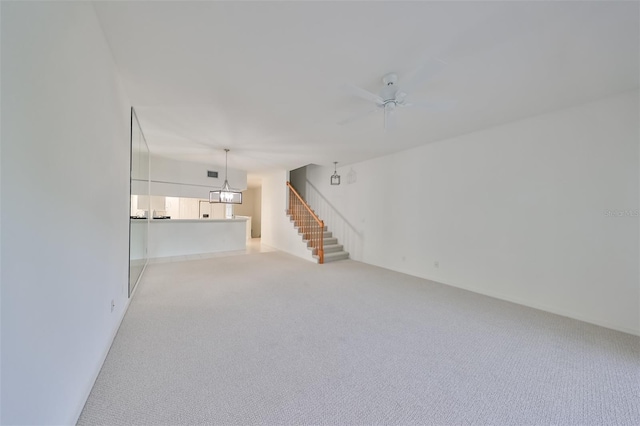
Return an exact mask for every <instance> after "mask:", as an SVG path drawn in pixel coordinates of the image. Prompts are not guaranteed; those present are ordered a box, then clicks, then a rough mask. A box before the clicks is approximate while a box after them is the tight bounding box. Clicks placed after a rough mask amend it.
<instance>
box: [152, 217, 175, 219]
mask: <svg viewBox="0 0 640 426" xmlns="http://www.w3.org/2000/svg"><path fill="white" fill-rule="evenodd" d="M153 218H154V219H171V216H154V217H153Z"/></svg>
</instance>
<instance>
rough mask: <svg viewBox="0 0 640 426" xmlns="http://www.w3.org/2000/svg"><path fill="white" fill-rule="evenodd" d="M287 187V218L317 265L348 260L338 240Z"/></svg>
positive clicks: (295, 193)
mask: <svg viewBox="0 0 640 426" xmlns="http://www.w3.org/2000/svg"><path fill="white" fill-rule="evenodd" d="M287 186H288V187H289V209H288V210H287V216H288V217H289V220H291V222H292V223H293V226H294V228H295V229H296V230H297V231H298V235H300V236H301V238H302V242H303V243H305V244H306V246H307V248H308V249H309V250H311V254H312V256H313V258H315V259H316V260H317V262H318V263H326V262H334V261H336V260H343V259H348V258H349V253H347V252H346V251H344V249H343V247H342V245H341V244H338V239H337V238H336V237H334V236H333V234H332V233H331V232H329V231H328V230H327V226H326V225H325V224H324V222H323V221H321V220H320V218H318V216H317V215H316V214H315V212H314V211H313V210H311V207H309V205H308V204H307V203H306V202H305V201H304V200H303V199H302V197H300V195H299V194H298V193H297V192H296V190H295V189H294V188H293V186H291V184H290V183H289V182H287Z"/></svg>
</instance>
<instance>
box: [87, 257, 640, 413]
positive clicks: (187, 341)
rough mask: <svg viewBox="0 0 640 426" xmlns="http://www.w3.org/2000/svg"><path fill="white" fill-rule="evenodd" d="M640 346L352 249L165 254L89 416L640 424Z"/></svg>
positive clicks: (141, 294)
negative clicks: (382, 264)
mask: <svg viewBox="0 0 640 426" xmlns="http://www.w3.org/2000/svg"><path fill="white" fill-rule="evenodd" d="M639 348H640V347H639V339H638V337H634V336H631V335H627V334H624V333H619V332H615V331H611V330H608V329H604V328H601V327H597V326H593V325H590V324H586V323H582V322H579V321H575V320H571V319H568V318H564V317H560V316H557V315H552V314H548V313H545V312H541V311H537V310H534V309H529V308H526V307H522V306H519V305H515V304H512V303H508V302H503V301H500V300H496V299H492V298H489V297H484V296H480V295H477V294H474V293H471V292H467V291H463V290H459V289H456V288H452V287H449V286H445V285H441V284H437V283H434V282H430V281H426V280H422V279H418V278H414V277H410V276H407V275H403V274H399V273H395V272H392V271H388V270H385V269H381V268H376V267H372V266H368V265H365V264H362V263H358V262H354V261H343V262H336V263H330V264H326V265H316V264H313V263H310V262H306V261H304V260H300V259H297V258H294V257H291V256H289V255H286V254H283V253H279V252H272V253H263V254H253V255H246V256H234V257H227V258H212V259H203V260H195V261H188V262H180V263H165V264H153V265H149V267H148V268H147V271H146V272H145V276H144V278H143V280H142V281H141V283H140V285H139V288H138V290H137V294H136V295H135V297H134V299H133V301H132V302H131V306H130V308H129V311H128V313H127V315H126V317H125V319H124V321H123V323H122V326H121V327H120V330H119V332H118V335H117V337H116V339H115V341H114V344H113V346H112V348H111V351H110V353H109V356H108V357H107V360H106V362H105V364H104V367H103V369H102V372H101V373H100V376H99V377H98V380H97V382H96V384H95V386H94V388H93V391H92V393H91V395H90V397H89V399H88V401H87V404H86V406H85V409H84V411H83V413H82V415H81V417H80V421H79V424H81V425H94V424H103V425H133V424H139V425H143V424H144V425H161V424H165V425H187V424H190V425H192V424H218V425H247V424H265V425H280V424H326V425H343V424H349V425H354V424H358V425H362V424H402V425H410V424H437V425H463V424H483V425H487V424H492V425H508V424H512V425H532V424H545V425H546V424H560V425H589V424H592V425H637V424H640V356H639Z"/></svg>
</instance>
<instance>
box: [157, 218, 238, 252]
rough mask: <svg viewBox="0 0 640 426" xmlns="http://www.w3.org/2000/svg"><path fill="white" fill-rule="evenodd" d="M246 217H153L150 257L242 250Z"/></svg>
mask: <svg viewBox="0 0 640 426" xmlns="http://www.w3.org/2000/svg"><path fill="white" fill-rule="evenodd" d="M247 219H248V218H246V217H237V218H235V219H155V220H153V219H152V220H150V221H149V223H150V227H149V258H150V259H151V258H157V257H170V256H184V255H190V254H204V253H215V252H221V251H235V250H244V249H245V248H246V245H247V225H246V223H247Z"/></svg>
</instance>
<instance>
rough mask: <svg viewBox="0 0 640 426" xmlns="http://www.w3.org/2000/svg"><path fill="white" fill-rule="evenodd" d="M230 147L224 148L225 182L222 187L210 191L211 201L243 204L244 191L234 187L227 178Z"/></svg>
mask: <svg viewBox="0 0 640 426" xmlns="http://www.w3.org/2000/svg"><path fill="white" fill-rule="evenodd" d="M228 154H229V149H228V148H225V150H224V184H223V185H222V188H221V189H217V190H215V191H209V202H210V203H223V204H242V192H240V191H236V190H235V189H232V188H231V186H230V185H229V181H228V180H227V162H228V160H227V157H228Z"/></svg>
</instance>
